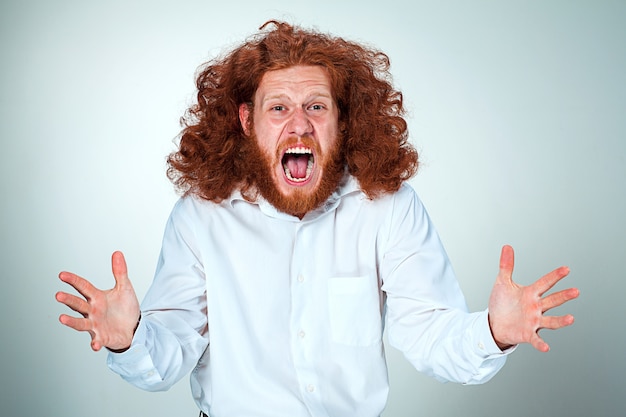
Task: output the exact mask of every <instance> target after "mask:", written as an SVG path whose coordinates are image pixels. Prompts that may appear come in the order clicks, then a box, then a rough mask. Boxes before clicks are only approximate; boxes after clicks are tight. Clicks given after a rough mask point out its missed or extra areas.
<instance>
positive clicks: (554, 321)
mask: <svg viewBox="0 0 626 417" xmlns="http://www.w3.org/2000/svg"><path fill="white" fill-rule="evenodd" d="M572 324H574V316H572V315H571V314H567V315H565V316H550V317H544V318H543V320H541V328H542V329H550V330H556V329H560V328H562V327H566V326H571V325H572Z"/></svg>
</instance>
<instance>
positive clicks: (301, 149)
mask: <svg viewBox="0 0 626 417" xmlns="http://www.w3.org/2000/svg"><path fill="white" fill-rule="evenodd" d="M285 153H297V154H305V153H308V154H311V153H312V152H311V150H310V149H309V148H304V147H302V146H299V147H297V148H289V149H287V152H285Z"/></svg>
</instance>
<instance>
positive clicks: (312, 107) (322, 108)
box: [310, 104, 324, 110]
mask: <svg viewBox="0 0 626 417" xmlns="http://www.w3.org/2000/svg"><path fill="white" fill-rule="evenodd" d="M310 109H311V110H324V106H323V105H322V104H313V105H312V106H311V107H310Z"/></svg>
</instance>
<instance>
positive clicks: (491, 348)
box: [472, 310, 517, 359]
mask: <svg viewBox="0 0 626 417" xmlns="http://www.w3.org/2000/svg"><path fill="white" fill-rule="evenodd" d="M472 334H473V335H474V337H475V338H474V342H473V346H474V348H475V351H476V354H477V355H479V356H481V357H483V358H485V359H489V358H495V357H499V356H503V355H508V354H510V353H512V352H513V351H515V349H517V345H515V346H512V347H510V348H508V349H505V350H501V349H500V348H499V347H498V345H497V344H496V341H495V340H494V338H493V335H492V334H491V328H490V327H489V310H485V311H482V312H480V313H478V316H477V318H476V320H475V321H474V331H473V332H472Z"/></svg>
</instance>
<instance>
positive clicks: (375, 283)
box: [108, 177, 505, 417]
mask: <svg viewBox="0 0 626 417" xmlns="http://www.w3.org/2000/svg"><path fill="white" fill-rule="evenodd" d="M142 315H143V318H142V320H141V323H140V325H139V327H138V329H137V331H136V333H135V337H134V339H133V342H132V346H131V348H130V349H129V350H127V351H126V352H124V353H121V354H114V353H111V354H110V355H109V357H108V365H109V367H110V368H111V369H112V370H113V371H115V372H117V373H119V374H120V375H121V376H122V377H123V378H124V379H126V380H127V381H129V382H130V383H132V384H134V385H136V386H137V387H140V388H142V389H146V390H151V391H158V390H166V389H168V388H169V387H171V386H172V385H173V384H174V383H175V382H177V381H178V380H179V379H180V378H182V377H183V376H185V375H186V374H187V373H188V372H190V371H191V388H192V395H193V397H194V399H195V401H196V403H197V404H198V407H200V408H201V409H202V410H203V411H204V412H205V413H207V414H209V415H210V416H211V417H251V416H267V417H278V416H289V417H300V416H302V417H304V416H315V417H318V416H327V417H330V416H332V417H337V416H358V417H370V416H371V417H377V416H379V415H380V414H381V413H382V411H383V409H384V407H385V404H386V401H387V394H388V390H389V387H388V378H387V367H386V362H385V354H384V349H383V339H382V336H383V323H384V324H385V325H386V328H387V331H388V338H389V342H390V344H391V345H392V346H394V347H396V348H398V349H400V350H401V351H402V352H403V353H404V355H405V356H406V358H407V359H408V361H409V362H410V363H412V364H413V366H415V368H417V369H418V370H419V371H421V372H425V373H427V374H429V375H431V376H434V377H436V378H438V379H441V380H447V381H456V382H461V383H465V384H473V383H481V382H485V381H487V380H488V379H489V378H491V377H492V376H493V375H494V374H495V373H496V372H497V371H498V370H499V369H500V368H501V367H502V365H503V364H504V361H505V354H503V353H502V352H501V351H500V350H499V349H498V347H497V346H496V345H495V342H494V341H493V338H492V336H491V332H490V330H489V325H488V322H487V312H486V311H483V312H479V313H472V314H470V313H468V312H467V307H466V304H465V300H464V297H463V294H462V293H461V290H460V288H459V285H458V283H457V280H456V278H455V276H454V272H453V270H452V268H451V266H450V262H449V261H448V258H447V256H446V253H445V251H444V249H443V247H442V245H441V242H440V240H439V237H438V235H437V233H436V231H435V229H434V227H433V225H432V224H431V222H430V220H429V218H428V215H427V213H426V210H425V209H424V207H423V205H422V203H421V202H420V200H419V199H418V197H417V196H416V194H415V192H414V191H413V189H412V188H410V186H409V185H406V184H405V185H403V186H402V187H401V189H400V190H399V191H398V192H397V193H395V194H391V195H386V196H383V197H381V198H379V199H376V200H369V199H368V198H367V197H366V196H365V195H364V194H363V193H362V192H361V191H360V190H359V188H358V184H357V182H356V180H354V179H353V178H351V177H347V178H346V180H345V182H344V183H343V184H342V186H341V187H340V188H339V189H338V191H337V192H335V193H334V194H333V195H332V196H331V198H330V199H329V200H328V202H327V203H326V204H325V205H324V206H323V207H320V208H319V209H317V210H315V211H314V212H310V213H308V214H307V215H306V216H305V217H304V218H303V219H302V220H300V219H298V218H297V217H293V216H290V215H287V214H284V213H281V212H278V211H277V210H276V209H275V208H274V207H272V206H271V205H269V204H268V203H267V202H265V201H264V200H260V201H259V202H256V203H250V202H247V201H245V200H244V199H243V198H241V195H240V194H238V193H235V194H234V195H233V196H232V197H231V198H230V199H227V200H225V201H223V202H222V203H220V204H216V203H212V202H208V201H206V200H202V199H199V198H195V197H185V198H182V199H180V200H179V201H178V203H177V204H176V206H175V207H174V209H173V211H172V214H171V216H170V219H169V221H168V223H167V226H166V229H165V234H164V239H163V247H162V251H161V256H160V258H159V263H158V266H157V271H156V275H155V278H154V282H153V284H152V286H151V287H150V289H149V291H148V293H147V295H146V298H145V299H144V301H143V303H142Z"/></svg>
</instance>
